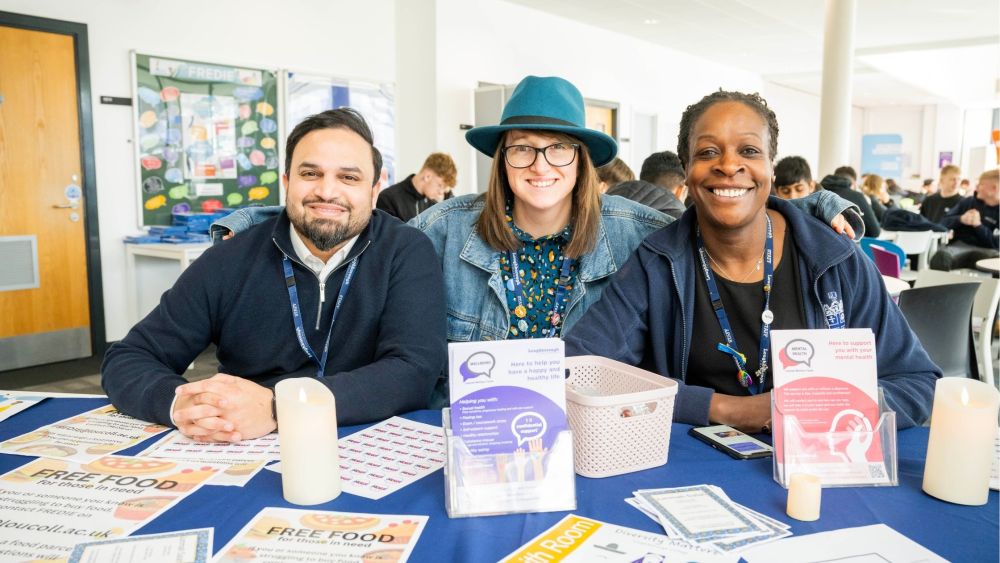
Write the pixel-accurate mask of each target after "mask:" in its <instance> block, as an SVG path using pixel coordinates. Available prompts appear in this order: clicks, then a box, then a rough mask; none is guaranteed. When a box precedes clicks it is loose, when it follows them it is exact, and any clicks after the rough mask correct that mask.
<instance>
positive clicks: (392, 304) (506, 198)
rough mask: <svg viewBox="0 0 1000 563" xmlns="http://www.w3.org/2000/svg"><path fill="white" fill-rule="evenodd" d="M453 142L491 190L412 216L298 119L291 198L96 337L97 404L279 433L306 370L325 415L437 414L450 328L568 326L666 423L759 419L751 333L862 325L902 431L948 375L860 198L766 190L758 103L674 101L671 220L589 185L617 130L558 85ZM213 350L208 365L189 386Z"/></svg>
mask: <svg viewBox="0 0 1000 563" xmlns="http://www.w3.org/2000/svg"><path fill="white" fill-rule="evenodd" d="M466 139H467V140H468V142H469V143H470V144H471V145H472V146H473V147H474V148H476V149H477V150H478V151H480V152H482V153H483V154H485V155H488V156H490V157H492V159H493V160H492V168H491V172H490V180H489V184H488V187H487V189H486V192H485V193H484V194H473V195H464V196H458V197H454V198H451V199H447V200H445V201H442V202H441V203H438V204H436V205H433V206H431V207H430V208H429V209H427V210H425V211H423V212H422V213H420V214H419V215H417V216H416V217H415V218H413V219H412V220H410V221H409V223H403V222H401V221H399V220H398V219H396V218H394V217H391V216H389V215H387V214H385V213H383V212H381V211H380V210H378V209H375V204H376V200H377V198H378V195H379V187H380V186H379V180H378V179H379V177H380V169H381V155H380V154H379V152H378V150H377V149H375V147H374V146H373V142H372V135H371V131H370V130H369V128H368V126H367V125H366V123H365V122H364V119H363V118H362V117H361V116H360V115H359V114H358V113H357V112H355V111H354V110H352V109H349V108H342V109H336V110H330V111H326V112H323V113H320V114H317V115H314V116H312V117H309V118H307V119H306V120H305V121H303V122H302V123H300V124H298V125H297V126H296V127H295V128H294V130H293V131H292V132H291V134H290V135H289V137H288V140H287V143H286V151H285V154H286V161H285V173H284V177H283V182H284V186H285V189H286V194H287V195H286V205H285V207H283V208H282V207H278V208H250V209H243V210H240V211H237V212H236V213H234V214H233V215H232V216H230V217H229V218H227V220H225V221H223V224H224V226H225V227H226V228H228V229H230V230H232V231H233V232H234V233H236V234H235V236H233V237H230V238H229V240H226V241H223V242H221V243H219V244H217V245H215V246H213V247H212V248H210V249H209V250H208V251H206V252H205V253H204V254H203V255H202V256H201V257H200V258H199V259H198V260H197V261H195V262H194V263H193V264H192V265H191V266H190V267H189V268H188V269H187V270H186V271H185V272H184V273H183V274H182V275H181V277H180V278H179V279H178V281H177V283H176V284H175V285H174V287H173V288H172V289H170V290H169V291H167V292H166V293H164V295H163V297H162V299H161V302H160V304H159V306H158V307H157V308H156V309H155V310H153V311H152V312H151V313H150V314H149V316H147V317H146V318H145V319H143V320H142V321H140V322H139V323H138V324H137V325H136V326H135V327H134V328H133V329H132V330H131V331H130V332H129V333H128V334H127V335H126V336H125V338H124V339H122V340H121V341H120V342H117V343H115V344H114V345H112V346H111V348H110V349H109V350H108V352H107V356H106V358H105V362H104V365H103V368H102V372H103V380H102V383H103V386H104V389H105V391H106V392H107V394H108V396H109V397H110V399H111V401H112V402H113V403H114V404H115V405H116V406H117V407H118V408H119V409H121V410H122V411H123V412H125V413H128V414H131V415H133V416H136V417H138V418H141V419H144V420H150V421H154V422H159V423H164V424H171V425H174V426H176V427H177V428H178V429H179V430H181V431H182V432H183V433H184V434H186V435H188V436H191V437H194V438H199V439H205V440H219V441H237V440H240V439H246V438H254V437H257V436H261V435H263V434H266V433H269V432H271V431H274V430H275V428H276V418H275V410H274V408H275V407H274V401H273V391H272V389H273V387H274V385H275V384H276V383H277V382H278V381H279V380H281V379H284V378H288V377H317V378H319V379H320V380H321V381H323V382H324V383H325V384H326V385H328V386H329V388H330V389H331V391H332V392H333V394H334V396H335V397H336V404H337V418H338V422H339V423H341V424H356V423H364V422H370V421H374V420H380V419H384V418H386V417H389V416H391V415H394V414H397V413H402V412H407V411H411V410H416V409H423V408H429V407H430V408H437V407H441V406H443V405H446V404H447V401H448V399H447V379H446V378H447V369H446V364H447V342H449V341H451V342H464V341H484V340H503V339H509V338H545V337H561V338H563V339H564V341H565V344H566V352H567V354H568V355H584V354H596V355H600V356H605V357H608V358H612V359H615V360H619V361H622V362H625V363H628V364H631V365H636V366H640V367H642V368H645V369H648V370H651V371H653V372H656V373H658V374H660V375H662V376H664V377H671V378H674V379H675V380H677V382H678V383H679V391H678V395H677V398H676V403H675V405H676V406H675V410H674V420H675V421H677V422H683V423H689V424H707V423H708V422H709V421H713V422H718V423H725V424H730V425H732V426H735V427H737V428H740V429H743V430H747V431H751V432H759V431H761V430H762V429H766V428H767V427H768V425H769V422H770V412H771V407H770V391H771V389H772V378H771V371H772V368H771V363H770V362H769V361H768V349H767V346H766V345H765V346H761V340H762V338H763V335H766V334H768V333H769V331H770V330H773V329H798V328H833V329H837V328H860V327H863V328H869V329H871V330H872V331H873V332H874V334H875V340H876V347H877V358H878V381H879V385H880V387H881V388H882V389H883V391H884V394H885V398H886V401H887V403H888V406H889V408H891V409H892V410H894V411H896V415H897V421H898V426H899V427H900V428H905V427H908V426H912V425H916V424H921V423H923V422H924V421H925V420H927V418H928V415H929V412H930V405H931V397H932V395H933V390H934V385H935V381H936V379H937V378H938V377H940V375H941V373H940V370H939V369H938V368H937V366H935V365H934V364H933V363H932V362H931V360H930V359H929V357H928V355H927V353H926V352H925V351H924V350H923V348H922V347H921V345H920V343H919V342H918V340H917V338H916V337H915V335H914V334H913V332H912V331H911V330H910V328H909V326H908V325H907V324H906V321H905V319H904V318H903V316H902V314H901V313H900V311H899V309H898V308H897V307H896V306H895V305H894V304H893V302H892V300H891V299H890V297H889V295H888V294H887V293H886V290H885V288H884V287H883V282H882V280H881V278H880V277H879V275H878V273H877V271H876V270H875V268H874V265H873V264H872V263H871V261H870V260H868V259H867V258H866V257H865V256H864V255H863V254H861V252H860V251H859V249H858V246H857V245H856V244H855V243H854V242H853V240H852V238H851V236H845V234H848V233H849V232H853V231H851V229H850V228H849V226H848V220H846V219H845V217H844V216H843V215H841V213H845V214H846V215H847V216H848V217H850V216H851V215H853V214H854V213H856V211H857V208H856V207H854V206H852V205H851V204H850V203H848V202H846V201H844V200H843V199H841V198H838V197H835V196H834V194H832V193H829V192H825V191H824V192H819V193H817V194H815V195H812V196H811V197H808V198H804V199H799V200H795V201H793V202H787V201H785V200H782V199H779V198H775V197H771V187H772V183H773V179H774V164H773V161H774V155H775V153H776V152H777V145H778V122H777V118H776V117H775V114H774V112H773V111H772V110H771V109H770V108H769V107H768V106H767V103H766V102H765V101H764V100H763V99H762V98H761V97H760V96H758V95H757V94H744V93H740V92H728V91H722V90H720V91H717V92H713V93H711V94H709V95H707V96H705V97H704V98H702V99H701V100H700V101H698V102H697V103H695V104H693V105H691V106H688V108H687V109H686V110H685V111H684V113H683V115H682V116H681V120H680V133H679V135H678V140H677V155H676V156H677V158H678V159H679V161H680V162H681V163H682V164H683V168H684V172H685V174H684V178H685V180H684V183H685V187H686V189H687V190H688V191H689V192H690V197H691V199H692V200H693V205H691V206H690V207H689V208H687V209H686V211H684V212H683V214H682V215H681V216H680V218H679V219H676V220H675V219H674V218H673V217H671V216H670V215H666V214H663V213H661V212H659V211H657V210H655V209H652V208H650V207H647V206H645V205H641V204H639V203H636V202H634V201H631V200H628V199H625V198H622V197H618V196H614V195H602V194H601V193H600V183H599V180H598V176H597V173H596V169H597V167H599V166H602V165H605V164H607V163H609V162H611V161H612V159H614V157H615V155H616V152H617V144H616V142H615V140H614V139H612V138H611V137H610V136H608V135H606V134H604V133H602V132H599V131H595V130H592V129H588V128H587V127H586V126H585V112H584V102H583V98H582V96H581V95H580V92H579V91H578V90H577V89H576V87H574V86H573V85H572V84H570V83H569V82H567V81H566V80H563V79H561V78H557V77H535V76H529V77H526V78H525V79H524V80H522V81H521V82H520V84H518V86H517V88H516V89H515V91H514V92H513V94H512V96H511V98H510V100H509V101H508V102H507V104H506V106H505V107H504V111H503V115H502V119H501V121H500V123H499V124H497V125H490V126H481V127H475V128H473V129H471V130H469V131H468V132H467V134H466ZM644 168H645V167H644ZM651 168H653V167H652V166H651ZM860 228H861V227H860V225H858V230H859V231H860ZM720 313H722V314H720ZM722 321H725V322H722ZM726 324H728V326H729V327H731V329H727V330H723V326H725V325H726ZM210 343H214V344H215V345H216V347H217V357H218V360H219V373H218V374H217V375H215V376H213V377H211V378H208V379H205V380H201V381H196V382H187V381H186V380H185V379H184V378H183V377H182V375H181V374H183V373H184V370H185V368H186V366H187V365H188V364H189V363H190V362H191V361H192V360H193V359H194V358H195V356H197V355H198V354H199V353H201V352H202V351H203V350H204V349H205V348H206V347H207V346H208V345H209V344H210ZM720 343H725V344H726V346H725V347H724V348H725V349H727V350H728V351H727V352H722V351H720V350H721V349H723V347H720V346H719V344H720ZM740 353H741V354H740Z"/></svg>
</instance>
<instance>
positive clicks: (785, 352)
mask: <svg viewBox="0 0 1000 563" xmlns="http://www.w3.org/2000/svg"><path fill="white" fill-rule="evenodd" d="M815 355H816V349H815V348H813V345H812V343H811V342H809V341H808V340H803V339H801V338H796V339H795V340H791V341H789V342H788V344H785V347H784V348H782V349H781V354H780V357H779V360H781V364H782V365H783V366H784V367H786V368H787V367H788V366H797V365H799V364H805V365H806V366H808V367H812V365H811V362H812V360H813V356H815Z"/></svg>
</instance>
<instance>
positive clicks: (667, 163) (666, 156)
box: [639, 151, 686, 188]
mask: <svg viewBox="0 0 1000 563" xmlns="http://www.w3.org/2000/svg"><path fill="white" fill-rule="evenodd" d="M685 176H686V175H685V174H684V164H683V163H682V162H681V159H680V158H678V156H677V155H676V154H674V153H672V152H670V151H663V152H654V153H653V154H651V155H649V156H648V157H646V160H644V161H642V169H641V170H640V171H639V179H640V180H642V181H644V182H649V183H650V184H657V185H659V186H662V187H665V188H673V187H674V186H676V185H678V184H683V183H684V178H685Z"/></svg>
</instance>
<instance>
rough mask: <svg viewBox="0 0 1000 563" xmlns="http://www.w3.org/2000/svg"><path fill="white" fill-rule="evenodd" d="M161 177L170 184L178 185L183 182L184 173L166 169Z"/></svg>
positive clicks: (177, 169) (178, 170)
mask: <svg viewBox="0 0 1000 563" xmlns="http://www.w3.org/2000/svg"><path fill="white" fill-rule="evenodd" d="M163 177H164V178H166V179H167V181H168V182H170V183H171V184H179V183H181V182H183V181H184V173H183V172H181V169H180V168H167V171H166V172H164V173H163Z"/></svg>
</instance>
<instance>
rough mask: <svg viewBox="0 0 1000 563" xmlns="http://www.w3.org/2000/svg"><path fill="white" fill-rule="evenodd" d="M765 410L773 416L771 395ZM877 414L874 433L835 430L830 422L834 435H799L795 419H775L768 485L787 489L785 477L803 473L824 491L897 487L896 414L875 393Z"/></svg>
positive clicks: (855, 427) (858, 426) (858, 428)
mask: <svg viewBox="0 0 1000 563" xmlns="http://www.w3.org/2000/svg"><path fill="white" fill-rule="evenodd" d="M771 409H772V412H773V413H775V414H778V411H777V407H776V406H775V404H774V396H773V395H772V399H771ZM879 411H880V413H881V414H880V416H879V419H878V422H877V424H875V426H874V428H869V427H868V425H867V424H862V423H854V424H851V421H848V424H839V423H838V422H839V421H837V419H836V418H835V419H834V421H833V425H832V426H833V428H834V429H835V430H834V429H831V430H826V431H819V432H810V431H807V430H805V429H804V428H803V426H802V424H801V423H800V422H799V420H798V418H797V417H796V416H795V415H783V416H781V420H782V421H783V423H782V427H781V428H780V429H778V428H775V434H774V446H775V448H774V458H773V462H772V468H773V477H774V480H775V481H777V482H778V484H780V485H781V486H782V487H785V488H788V482H789V480H790V477H791V475H793V474H795V473H809V474H812V475H816V476H818V477H819V478H820V480H821V482H822V483H823V486H824V487H892V486H896V485H898V484H899V473H898V464H897V458H896V413H895V412H894V411H891V410H889V408H888V407H887V406H886V404H885V397H884V396H883V394H882V389H881V388H879ZM842 412H848V411H842ZM857 414H860V413H857ZM775 418H778V417H775ZM779 441H780V442H781V443H780V444H779V443H778V442H779Z"/></svg>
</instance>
